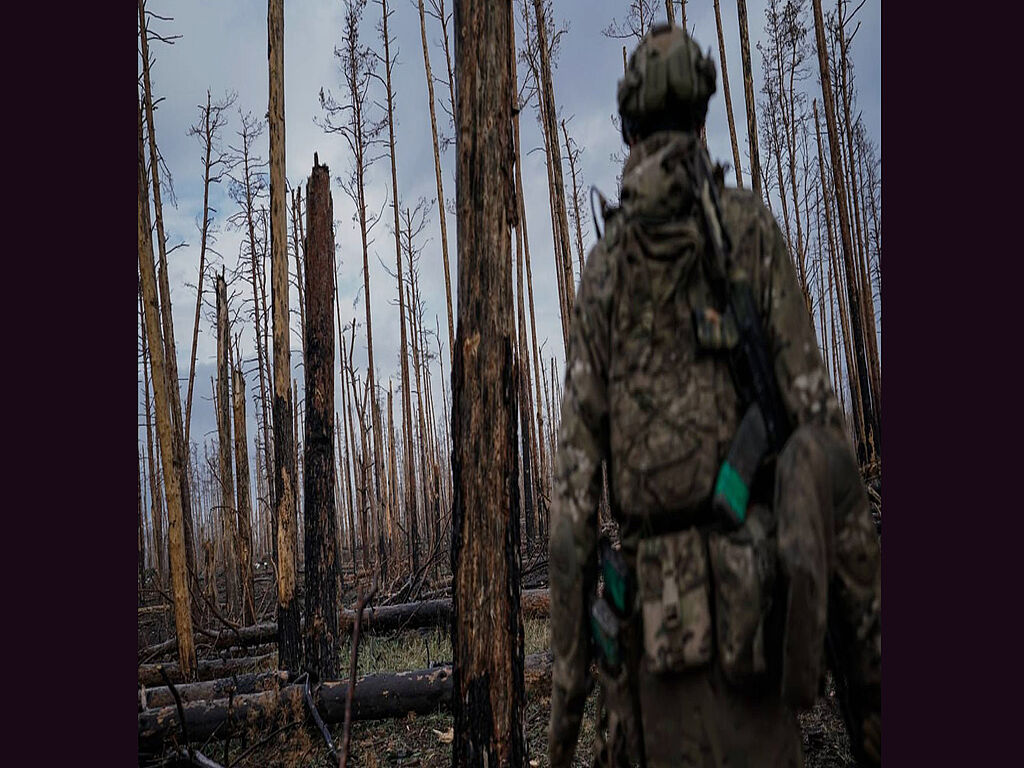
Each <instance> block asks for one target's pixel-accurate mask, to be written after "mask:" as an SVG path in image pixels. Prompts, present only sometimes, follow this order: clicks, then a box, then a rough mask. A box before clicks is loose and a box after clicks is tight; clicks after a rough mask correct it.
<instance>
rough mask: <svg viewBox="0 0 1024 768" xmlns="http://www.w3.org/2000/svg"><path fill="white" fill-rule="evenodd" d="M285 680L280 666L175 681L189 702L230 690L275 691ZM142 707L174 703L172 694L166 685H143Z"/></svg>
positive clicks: (237, 693) (223, 694)
mask: <svg viewBox="0 0 1024 768" xmlns="http://www.w3.org/2000/svg"><path fill="white" fill-rule="evenodd" d="M287 684H288V673H287V672H285V671H283V670H278V669H275V670H271V671H270V672H249V673H247V674H244V675H236V676H235V677H221V678H217V679H216V680H205V681H203V682H200V683H186V684H182V685H175V686H174V689H175V690H176V691H177V692H178V695H179V696H180V697H181V700H182V702H185V703H191V702H194V701H204V700H206V699H226V698H228V697H229V696H230V695H231V694H232V692H233V693H234V695H235V696H240V695H243V694H247V693H262V692H263V691H277V690H280V689H281V688H282V687H284V686H285V685H287ZM140 699H141V703H142V708H143V709H159V708H160V707H170V706H174V696H172V695H171V689H170V688H168V687H167V686H166V685H160V686H157V687H155V688H146V687H143V688H142V691H141V693H140Z"/></svg>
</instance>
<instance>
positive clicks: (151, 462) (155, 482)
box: [139, 282, 166, 587]
mask: <svg viewBox="0 0 1024 768" xmlns="http://www.w3.org/2000/svg"><path fill="white" fill-rule="evenodd" d="M139 326H140V328H141V329H142V389H143V392H144V400H145V407H146V459H147V461H148V471H147V472H146V475H147V476H148V477H149V515H150V519H151V520H152V521H153V523H152V526H153V549H152V557H153V561H154V562H153V567H154V568H155V570H156V584H157V586H158V587H162V586H163V585H164V583H165V581H164V563H165V561H166V556H165V553H166V549H165V547H164V542H165V539H164V525H163V514H164V512H163V503H162V496H161V494H160V479H159V473H158V472H157V460H156V457H155V456H156V454H155V453H154V442H153V423H154V422H153V410H152V408H151V407H150V402H149V391H150V383H149V341H148V339H147V334H146V320H145V314H144V310H143V304H142V283H141V282H140V283H139Z"/></svg>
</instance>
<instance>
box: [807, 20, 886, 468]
mask: <svg viewBox="0 0 1024 768" xmlns="http://www.w3.org/2000/svg"><path fill="white" fill-rule="evenodd" d="M812 6H813V9H814V31H815V39H816V42H817V48H818V71H819V74H820V77H821V96H822V101H823V103H824V106H825V126H826V128H827V129H828V144H829V152H830V154H831V159H832V182H833V184H834V185H835V192H836V207H837V209H838V212H839V235H840V238H839V240H840V244H841V245H842V253H843V264H844V266H845V268H846V276H847V279H846V290H847V297H848V300H849V306H850V325H851V330H852V333H853V343H854V350H853V352H854V354H853V357H854V362H855V366H856V371H857V382H858V385H859V386H860V399H861V409H862V412H863V414H864V429H865V443H864V444H862V445H860V446H858V454H859V457H860V459H861V460H862V461H863V460H865V459H866V458H867V457H868V456H869V455H870V452H871V450H872V449H873V450H874V453H875V454H876V455H878V456H881V443H880V441H881V426H880V424H879V423H878V421H877V418H876V414H875V412H874V410H873V408H872V403H871V396H870V392H871V389H870V383H869V378H870V374H869V372H868V364H867V363H868V353H867V349H866V343H865V338H864V327H863V325H862V323H861V318H862V317H863V316H864V315H863V312H862V307H861V295H860V291H859V290H857V288H858V286H857V284H856V283H857V281H856V278H855V275H856V274H857V272H856V267H855V265H854V258H855V253H854V248H853V238H852V235H851V229H850V212H849V209H848V208H847V196H846V184H845V181H844V178H843V161H842V157H841V150H840V139H839V132H838V127H837V124H836V107H835V101H834V100H833V98H832V82H831V76H830V73H829V66H828V48H827V46H826V42H825V21H824V18H823V17H822V12H821V0H812Z"/></svg>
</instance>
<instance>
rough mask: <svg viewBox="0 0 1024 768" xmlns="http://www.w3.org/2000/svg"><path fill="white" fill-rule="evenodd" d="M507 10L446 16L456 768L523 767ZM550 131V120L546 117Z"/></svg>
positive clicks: (470, 1)
mask: <svg viewBox="0 0 1024 768" xmlns="http://www.w3.org/2000/svg"><path fill="white" fill-rule="evenodd" d="M510 18H511V16H510V13H509V7H508V4H507V3H494V2H481V0H467V2H463V3H459V4H458V5H456V7H455V30H456V42H455V69H456V78H455V80H456V84H457V88H458V108H457V110H456V115H457V119H456V126H457V130H456V156H457V164H456V184H455V187H456V207H457V212H458V236H457V242H458V271H459V283H458V298H459V309H458V315H459V324H458V330H457V334H456V344H455V364H454V365H455V367H454V370H453V371H452V393H453V408H452V410H453V414H454V420H453V424H452V439H453V441H454V446H455V447H454V450H453V454H454V467H453V470H454V487H455V498H454V500H453V506H452V518H453V531H452V557H451V563H452V591H453V598H452V599H453V611H452V614H453V615H452V651H453V655H454V663H453V691H452V710H453V714H454V721H455V723H454V729H455V741H454V743H453V745H452V764H453V765H455V766H463V765H466V766H479V765H494V766H498V765H522V764H523V760H524V754H525V744H524V732H525V724H524V721H523V713H524V708H525V693H524V689H523V623H522V617H521V615H520V610H519V599H520V585H519V584H520V578H519V560H520V546H519V524H518V520H517V519H516V516H515V513H514V510H517V509H518V508H519V498H518V496H519V478H518V476H517V475H518V468H517V465H516V464H517V463H516V453H517V450H516V449H517V445H516V442H517V437H518V435H517V432H518V430H517V426H516V407H517V397H516V370H515V360H514V355H513V350H514V339H513V336H512V333H513V331H512V317H513V316H514V311H513V304H512V274H511V263H512V262H511V239H510V236H509V227H510V226H511V225H512V223H513V222H514V221H515V219H516V215H515V201H514V198H513V194H514V193H513V190H514V177H513V175H512V164H511V163H510V162H509V158H508V149H509V147H511V146H512V136H511V129H512V114H511V106H512V93H511V88H510V85H511V83H510V70H511V66H512V60H511V56H510V55H509V54H510V51H511V45H510V42H511V41H510V35H511V28H510ZM549 117H550V118H551V119H552V122H553V112H552V113H551V114H550V115H549Z"/></svg>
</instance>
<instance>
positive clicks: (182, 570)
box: [139, 102, 196, 680]
mask: <svg viewBox="0 0 1024 768" xmlns="http://www.w3.org/2000/svg"><path fill="white" fill-rule="evenodd" d="M148 188H149V179H148V178H147V175H146V157H145V151H144V150H143V140H142V104H141V102H140V104H139V273H140V275H141V282H142V299H143V306H144V316H145V322H146V335H147V337H148V340H149V352H150V358H151V359H152V361H153V396H154V399H155V400H156V431H157V437H158V438H159V440H160V456H161V458H162V460H163V473H164V488H165V492H166V495H167V537H168V539H169V542H170V561H171V562H170V567H171V592H172V594H173V596H174V626H175V632H176V636H177V644H178V661H179V664H180V665H181V673H182V676H183V677H184V678H185V679H186V680H191V679H192V678H193V677H194V675H195V670H196V650H195V645H194V641H193V638H192V606H191V601H190V599H189V592H188V561H187V557H186V543H185V531H184V528H185V522H184V514H183V508H182V500H181V486H180V485H179V483H178V478H180V477H183V476H184V470H183V468H182V467H181V466H180V465H179V462H180V461H181V454H180V453H177V452H175V450H174V446H173V441H174V437H173V434H172V433H173V431H174V425H173V423H172V422H171V418H170V412H171V404H170V402H169V401H170V392H169V391H168V389H169V387H168V386H167V381H168V376H167V371H166V369H165V367H164V340H163V338H162V336H161V329H160V310H159V308H158V307H157V295H156V294H157V287H156V275H155V274H154V273H155V270H154V266H153V240H152V236H151V234H150V218H149V195H148V193H147V190H148Z"/></svg>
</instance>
